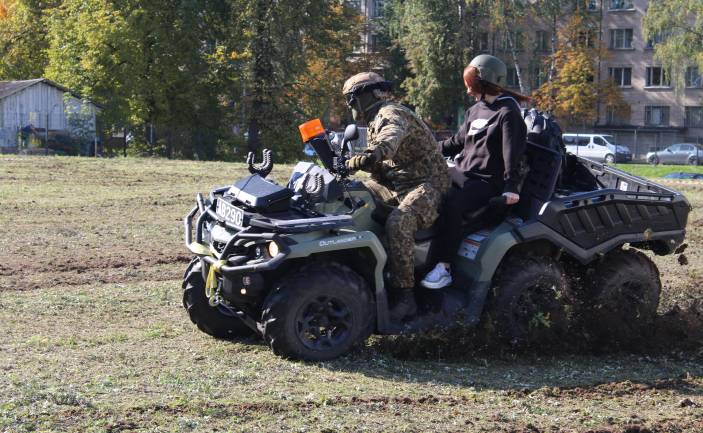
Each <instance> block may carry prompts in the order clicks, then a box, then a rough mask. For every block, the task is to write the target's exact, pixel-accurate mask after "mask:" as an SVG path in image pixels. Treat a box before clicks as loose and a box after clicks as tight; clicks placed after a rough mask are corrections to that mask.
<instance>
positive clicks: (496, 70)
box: [469, 54, 508, 87]
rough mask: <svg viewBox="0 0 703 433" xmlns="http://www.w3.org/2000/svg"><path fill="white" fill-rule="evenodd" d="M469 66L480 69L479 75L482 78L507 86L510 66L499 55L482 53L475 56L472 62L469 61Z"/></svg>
mask: <svg viewBox="0 0 703 433" xmlns="http://www.w3.org/2000/svg"><path fill="white" fill-rule="evenodd" d="M469 66H473V67H475V68H476V69H478V76H479V78H481V79H482V80H484V81H488V82H489V83H493V84H495V85H498V86H500V87H505V81H506V79H507V78H506V77H507V75H508V68H507V67H506V66H505V63H503V61H502V60H500V59H499V58H498V57H495V56H491V55H490V54H481V55H479V56H476V57H474V59H473V60H472V61H471V63H469Z"/></svg>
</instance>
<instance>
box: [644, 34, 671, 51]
mask: <svg viewBox="0 0 703 433" xmlns="http://www.w3.org/2000/svg"><path fill="white" fill-rule="evenodd" d="M665 40H666V35H665V34H664V33H655V34H654V35H652V37H651V38H649V39H648V40H647V45H646V47H645V48H646V49H648V50H651V49H653V48H654V46H655V45H656V44H661V43H662V42H664V41H665Z"/></svg>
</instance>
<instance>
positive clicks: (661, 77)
mask: <svg viewBox="0 0 703 433" xmlns="http://www.w3.org/2000/svg"><path fill="white" fill-rule="evenodd" d="M670 86H671V80H669V77H668V76H667V74H666V72H664V69H663V68H662V67H661V66H651V67H648V68H647V80H646V82H645V87H670Z"/></svg>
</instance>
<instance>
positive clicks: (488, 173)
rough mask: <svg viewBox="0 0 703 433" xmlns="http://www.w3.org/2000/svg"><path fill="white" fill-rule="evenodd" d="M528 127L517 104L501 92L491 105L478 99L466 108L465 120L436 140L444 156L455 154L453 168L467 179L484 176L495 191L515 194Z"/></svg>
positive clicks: (482, 177) (518, 182) (519, 179)
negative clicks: (441, 138) (449, 132)
mask: <svg viewBox="0 0 703 433" xmlns="http://www.w3.org/2000/svg"><path fill="white" fill-rule="evenodd" d="M526 139H527V127H526V126H525V122H524V120H523V118H522V114H521V110H520V105H519V104H518V102H517V101H516V100H515V99H513V98H512V97H510V96H506V95H500V96H498V98H496V100H495V101H493V103H492V104H489V103H487V102H486V101H485V100H481V101H478V102H477V103H476V104H474V105H473V106H471V108H469V109H468V110H467V111H466V117H465V119H464V123H463V124H462V125H461V127H460V128H459V131H458V132H457V133H456V134H454V135H453V136H452V137H451V138H448V139H446V140H444V141H440V142H439V150H440V151H441V152H442V154H443V155H444V156H455V155H457V154H459V155H458V156H457V157H456V158H455V159H454V161H455V162H456V168H457V169H458V170H459V171H463V172H464V174H465V175H466V177H467V178H479V179H485V180H486V181H488V182H489V183H491V184H492V185H493V186H495V187H496V189H498V190H502V191H503V192H512V193H517V192H518V191H517V189H518V185H519V184H520V181H521V180H522V179H521V178H520V163H521V160H522V157H523V155H524V153H525V146H526Z"/></svg>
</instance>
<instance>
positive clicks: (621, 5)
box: [608, 0, 635, 11]
mask: <svg viewBox="0 0 703 433" xmlns="http://www.w3.org/2000/svg"><path fill="white" fill-rule="evenodd" d="M634 8H635V7H634V5H633V4H632V0H610V4H609V5H608V9H609V10H611V11H622V10H629V9H634Z"/></svg>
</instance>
